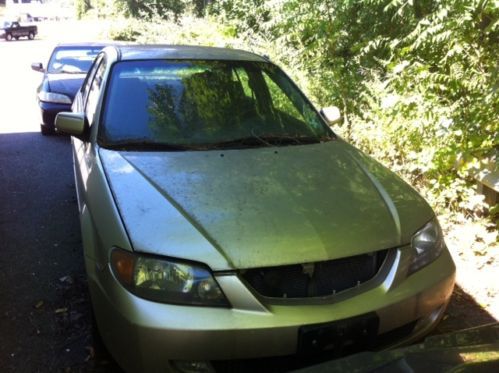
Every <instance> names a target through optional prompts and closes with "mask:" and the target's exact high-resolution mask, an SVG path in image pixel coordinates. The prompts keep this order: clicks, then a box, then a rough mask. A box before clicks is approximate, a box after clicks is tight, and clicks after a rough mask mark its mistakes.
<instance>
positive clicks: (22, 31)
mask: <svg viewBox="0 0 499 373" xmlns="http://www.w3.org/2000/svg"><path fill="white" fill-rule="evenodd" d="M37 34H38V27H36V25H21V24H20V23H19V22H9V21H4V22H3V24H2V27H1V28H0V39H5V40H7V41H11V40H12V39H16V40H19V38H21V37H26V38H28V39H29V40H33V39H34V38H35V36H36V35H37Z"/></svg>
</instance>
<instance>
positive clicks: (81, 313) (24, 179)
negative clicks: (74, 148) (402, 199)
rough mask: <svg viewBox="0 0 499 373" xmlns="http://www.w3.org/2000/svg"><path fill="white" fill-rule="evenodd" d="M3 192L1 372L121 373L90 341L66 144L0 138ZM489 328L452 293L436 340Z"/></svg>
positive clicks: (458, 292) (470, 304)
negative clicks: (456, 332) (465, 330)
mask: <svg viewBox="0 0 499 373" xmlns="http://www.w3.org/2000/svg"><path fill="white" fill-rule="evenodd" d="M0 191H1V193H0V237H1V240H0V301H1V302H0V331H1V332H0V371H1V372H36V371H50V372H55V371H64V372H118V371H119V368H118V367H117V366H116V364H115V363H114V362H113V360H112V358H111V357H110V356H109V355H108V354H107V353H106V351H105V349H103V348H102V345H100V344H99V343H97V341H95V340H94V338H93V337H92V322H91V311H90V308H91V307H90V302H89V295H88V290H87V283H86V277H85V271H84V264H83V257H82V246H81V237H80V230H79V222H78V214H77V204H76V196H75V190H74V181H73V171H72V156H71V149H70V141H69V138H67V137H63V136H52V137H43V136H41V135H40V134H39V133H14V134H0ZM494 321H496V320H495V319H494V318H493V317H492V316H491V315H489V314H488V313H487V312H486V311H485V310H483V308H482V307H481V306H480V305H478V304H477V303H476V302H475V301H474V300H473V298H472V297H471V296H470V295H468V294H466V293H465V292H464V291H463V290H462V289H461V288H460V287H459V286H457V287H456V289H455V291H454V293H453V296H452V299H451V303H450V305H449V309H448V311H447V314H446V316H445V318H444V320H443V321H442V323H441V324H440V325H439V326H438V327H437V329H436V330H435V331H434V332H433V334H441V333H447V332H451V331H456V330H460V329H464V328H469V327H473V326H477V325H483V324H487V323H490V322H494ZM247 366H248V367H251V366H252V365H251V364H250V363H249V362H248V364H247ZM269 367H271V369H272V370H274V371H275V370H277V371H278V370H282V369H279V366H277V367H276V366H273V367H272V366H267V368H269ZM259 368H262V367H261V366H260V367H259ZM274 368H275V369H274ZM281 368H282V366H281ZM269 369H270V368H269ZM265 370H266V369H265Z"/></svg>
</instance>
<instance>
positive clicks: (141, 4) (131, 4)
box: [117, 0, 187, 20]
mask: <svg viewBox="0 0 499 373" xmlns="http://www.w3.org/2000/svg"><path fill="white" fill-rule="evenodd" d="M117 3H118V6H119V7H120V9H122V10H123V11H124V12H125V14H126V15H129V16H132V17H136V18H138V17H140V18H146V19H152V18H153V17H155V16H156V17H159V18H162V19H175V20H177V19H178V18H179V16H180V15H181V14H182V13H183V12H184V11H185V9H186V5H187V2H186V1H184V0H140V1H139V0H117Z"/></svg>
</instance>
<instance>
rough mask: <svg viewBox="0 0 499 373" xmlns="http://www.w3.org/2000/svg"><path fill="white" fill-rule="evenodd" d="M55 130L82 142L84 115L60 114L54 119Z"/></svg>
mask: <svg viewBox="0 0 499 373" xmlns="http://www.w3.org/2000/svg"><path fill="white" fill-rule="evenodd" d="M55 128H56V129H57V131H59V132H62V133H66V134H68V135H71V136H75V137H78V138H80V139H82V140H84V139H83V135H84V133H85V115H84V114H83V113H68V112H61V113H59V114H57V116H56V117H55Z"/></svg>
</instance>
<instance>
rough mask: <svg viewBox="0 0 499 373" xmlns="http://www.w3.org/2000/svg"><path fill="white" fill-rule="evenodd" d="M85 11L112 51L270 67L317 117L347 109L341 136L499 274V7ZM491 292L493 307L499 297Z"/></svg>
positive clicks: (480, 263) (151, 4)
mask: <svg viewBox="0 0 499 373" xmlns="http://www.w3.org/2000/svg"><path fill="white" fill-rule="evenodd" d="M76 9H77V13H78V16H79V17H90V18H106V19H111V20H113V22H112V25H111V27H109V28H108V29H107V30H108V31H107V32H108V34H107V35H105V37H108V38H111V39H114V40H124V41H135V42H140V43H145V42H148V43H152V42H154V43H171V44H198V45H210V46H223V47H236V48H244V49H247V50H252V51H255V52H257V53H261V54H266V55H269V56H270V58H271V59H272V60H273V61H274V62H276V63H277V64H279V65H280V66H281V67H283V68H284V69H285V70H286V71H287V72H288V73H290V75H291V76H292V77H293V78H294V79H295V80H296V81H297V82H298V83H299V85H300V86H301V87H302V88H303V89H304V91H305V92H306V93H307V94H308V95H309V97H311V98H312V100H313V101H314V103H315V104H316V106H317V107H323V106H328V105H336V106H338V107H340V108H341V110H342V113H343V114H344V123H343V125H342V126H341V127H339V128H338V130H337V132H338V133H340V134H341V136H343V137H345V138H346V139H347V140H348V141H350V142H352V143H353V144H355V145H356V146H358V147H359V148H361V149H362V150H363V151H365V152H366V153H368V154H370V155H371V156H372V157H374V158H376V159H377V160H378V161H380V162H381V163H383V164H384V165H386V166H387V167H389V168H390V169H392V170H393V171H395V172H397V173H398V174H399V175H400V176H402V177H403V178H404V179H405V180H407V181H408V182H409V183H410V184H411V185H413V186H414V187H415V188H416V189H418V190H419V191H420V192H421V193H422V194H423V195H424V196H425V198H426V199H427V200H428V201H429V202H430V203H431V204H432V206H433V207H434V208H435V210H436V212H437V214H438V215H439V216H440V220H441V223H442V225H443V226H444V229H445V230H446V233H447V239H448V242H449V243H450V244H451V248H453V251H454V254H455V257H458V259H459V258H462V259H463V260H464V261H466V262H469V261H472V262H473V263H474V264H473V267H474V268H475V269H476V270H477V271H482V270H484V269H488V270H489V271H490V272H491V273H492V272H494V269H496V270H497V269H498V268H499V267H498V266H499V263H498V250H499V245H498V232H497V223H498V216H499V215H498V213H499V207H498V205H497V204H495V205H489V204H487V203H486V202H485V200H484V197H483V196H482V195H481V194H479V193H477V182H476V178H477V175H479V174H480V173H484V172H491V171H494V170H496V171H497V168H498V155H499V154H498V153H499V145H498V144H499V91H498V90H499V65H498V62H497V56H498V54H499V0H419V1H416V0H365V1H351V0H321V1H317V0H315V1H314V0H220V1H202V0H197V1H187V0H164V1H152V0H146V1H135V0H116V1H114V2H109V1H103V0H100V1H99V0H94V1H92V0H77V1H76ZM452 246H454V247H452ZM484 288H486V289H485V290H484V291H486V293H487V295H485V296H484V298H487V297H495V296H496V295H498V294H497V292H498V289H497V286H495V285H493V284H491V285H490V286H484ZM498 298H499V297H498ZM496 299H497V298H496ZM484 302H485V301H484ZM497 303H498V302H497V300H496V301H495V305H496V308H497V307H498V305H497ZM496 311H497V312H499V310H496Z"/></svg>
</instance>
